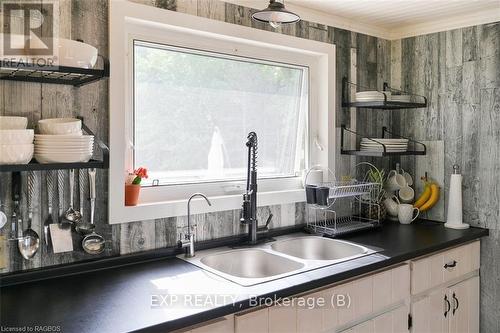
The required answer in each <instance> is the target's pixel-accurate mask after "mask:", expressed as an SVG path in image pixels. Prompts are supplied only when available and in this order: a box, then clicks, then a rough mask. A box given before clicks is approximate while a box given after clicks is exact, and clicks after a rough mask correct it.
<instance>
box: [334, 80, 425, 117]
mask: <svg viewBox="0 0 500 333" xmlns="http://www.w3.org/2000/svg"><path fill="white" fill-rule="evenodd" d="M353 90H354V91H355V92H361V91H373V90H375V89H370V88H368V87H363V86H361V85H358V84H355V83H352V82H349V81H348V80H347V78H346V77H344V78H343V79H342V106H343V107H354V108H365V109H383V110H397V109H416V108H425V107H427V97H425V96H421V95H416V94H411V93H408V92H405V91H401V90H397V89H393V88H391V87H390V86H389V84H388V83H387V82H384V90H382V91H379V92H380V93H381V94H383V96H384V100H383V101H366V102H365V101H364V102H356V101H353V98H352V96H351V92H352V91H353ZM388 92H391V94H388ZM392 93H394V96H398V95H408V96H409V99H410V101H409V102H403V101H391V100H390V99H391V95H392Z"/></svg>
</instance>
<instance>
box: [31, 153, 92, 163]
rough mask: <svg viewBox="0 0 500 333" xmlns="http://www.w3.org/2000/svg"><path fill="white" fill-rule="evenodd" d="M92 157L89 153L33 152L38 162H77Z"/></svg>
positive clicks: (86, 160)
mask: <svg viewBox="0 0 500 333" xmlns="http://www.w3.org/2000/svg"><path fill="white" fill-rule="evenodd" d="M91 158H92V154H90V153H81V154H77V153H74V154H67V155H66V154H45V153H42V154H39V153H35V159H36V160H37V161H38V163H41V164H46V163H78V162H88V161H89V160H90V159H91Z"/></svg>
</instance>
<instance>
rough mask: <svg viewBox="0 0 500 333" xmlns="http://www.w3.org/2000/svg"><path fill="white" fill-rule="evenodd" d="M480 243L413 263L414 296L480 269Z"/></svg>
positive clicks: (412, 288)
mask: <svg viewBox="0 0 500 333" xmlns="http://www.w3.org/2000/svg"><path fill="white" fill-rule="evenodd" d="M479 244H480V243H479V241H475V242H473V243H470V244H467V245H463V246H459V247H456V248H453V249H450V250H446V251H443V252H439V253H436V254H433V255H430V256H428V257H425V258H422V259H417V260H413V261H412V262H411V293H412V294H413V295H415V294H418V293H421V292H423V291H426V290H428V289H430V288H433V287H436V286H438V285H440V284H442V283H445V282H448V281H451V280H453V279H456V278H459V277H460V276H462V275H465V274H467V273H470V272H472V271H474V270H477V269H479V251H480V249H479Z"/></svg>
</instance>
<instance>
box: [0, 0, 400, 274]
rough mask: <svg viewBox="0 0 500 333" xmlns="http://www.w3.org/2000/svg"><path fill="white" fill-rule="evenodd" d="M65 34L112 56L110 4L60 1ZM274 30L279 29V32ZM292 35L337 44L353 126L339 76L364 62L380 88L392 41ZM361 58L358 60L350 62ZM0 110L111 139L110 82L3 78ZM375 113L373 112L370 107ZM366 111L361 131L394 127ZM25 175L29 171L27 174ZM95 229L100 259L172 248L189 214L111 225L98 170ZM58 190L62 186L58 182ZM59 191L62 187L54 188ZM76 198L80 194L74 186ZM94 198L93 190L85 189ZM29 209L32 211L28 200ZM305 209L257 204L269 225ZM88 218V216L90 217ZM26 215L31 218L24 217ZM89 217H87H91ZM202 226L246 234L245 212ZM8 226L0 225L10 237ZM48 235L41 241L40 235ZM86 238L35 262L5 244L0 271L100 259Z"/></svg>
mask: <svg viewBox="0 0 500 333" xmlns="http://www.w3.org/2000/svg"><path fill="white" fill-rule="evenodd" d="M135 2H138V3H142V4H145V5H150V6H156V7H159V8H162V9H167V10H177V11H180V12H184V13H188V14H192V15H198V16H202V17H207V18H211V19H215V20H221V21H226V22H229V23H234V24H239V25H244V26H249V27H253V28H256V29H262V30H270V31H271V30H273V29H272V28H270V27H269V25H267V24H262V23H258V22H254V21H252V20H251V18H250V15H251V12H252V10H251V9H249V8H245V7H241V6H237V5H234V4H228V3H224V2H221V1H217V0H177V1H176V0H137V1H135ZM59 8H60V13H59V18H60V25H59V34H60V36H61V37H65V38H71V39H82V40H84V41H85V42H86V43H89V44H91V45H94V46H96V47H97V48H98V49H99V53H100V54H102V55H103V56H107V55H108V2H107V1H105V0H86V1H80V0H61V1H60V2H59ZM273 31H274V30H273ZM276 32H277V33H283V34H286V35H292V36H297V37H301V38H308V39H313V40H317V41H321V42H325V43H334V44H335V45H336V46H337V59H338V61H337V64H336V69H337V96H338V97H339V98H338V99H337V110H338V116H337V125H338V126H340V124H346V125H348V126H349V125H350V114H349V112H348V110H347V111H346V110H342V108H341V107H340V104H341V101H340V96H341V78H342V77H343V76H348V77H350V76H351V73H352V72H353V71H352V70H351V66H352V64H353V63H354V64H356V63H357V64H358V68H357V70H355V71H354V73H356V75H357V78H356V79H357V80H358V81H359V82H362V83H364V84H371V85H373V87H381V86H382V82H383V81H386V80H389V79H390V60H391V58H390V47H391V44H390V42H389V41H387V40H382V39H377V38H375V37H371V36H366V35H363V34H359V33H354V32H351V31H347V30H342V29H338V28H333V27H329V26H326V25H322V24H316V23H312V22H307V21H301V22H300V23H299V24H296V25H290V26H283V27H281V28H279V29H277V31H276ZM352 56H355V57H356V59H352ZM0 87H1V93H0V114H2V115H26V116H27V117H28V118H29V120H30V121H29V123H30V124H29V125H30V127H32V126H33V125H35V124H36V122H37V121H38V120H39V119H41V118H50V117H63V116H64V117H67V116H69V117H71V116H77V115H80V116H83V117H84V118H85V122H86V124H87V125H88V126H89V127H90V128H91V129H92V130H93V131H94V132H95V133H96V134H97V135H98V136H99V137H101V138H102V139H104V141H105V142H107V140H108V127H109V123H108V112H109V110H108V85H107V82H106V81H100V82H98V83H94V84H90V85H86V86H83V87H81V88H73V87H69V86H62V85H47V84H34V83H15V82H7V81H0ZM370 111H371V110H370ZM371 113H372V112H369V111H366V115H364V116H365V117H369V119H370V121H373V122H374V124H373V127H372V126H365V124H366V121H360V122H358V124H357V126H358V127H360V128H361V129H362V130H366V131H368V133H370V134H373V135H374V134H375V133H376V129H380V128H381V127H382V125H383V124H386V125H389V126H392V122H391V114H390V113H389V112H387V113H383V114H379V115H373V116H372V115H371ZM372 128H373V130H372ZM353 161H354V159H353V158H351V157H348V156H341V157H340V158H339V160H338V161H337V164H338V167H337V169H338V170H339V172H342V173H343V174H348V173H350V172H351V170H352V166H353ZM46 177H53V179H57V173H55V172H54V173H49V172H39V173H37V184H38V185H40V186H37V197H36V203H37V205H36V208H35V217H34V220H33V228H34V229H35V230H36V231H37V232H38V233H39V235H40V236H41V237H43V232H42V224H43V221H44V220H45V218H46V216H47V215H48V211H47V210H48V208H47V200H48V199H47V193H46V187H45V184H46ZM62 177H63V179H64V183H65V186H64V190H63V192H62V193H61V195H62V196H63V202H64V205H63V209H64V210H65V209H66V208H67V206H68V201H69V189H68V186H67V183H68V179H69V178H68V172H67V171H62ZM10 179H11V176H10V174H0V183H1V187H0V200H1V202H2V203H5V204H6V205H5V213H6V214H7V215H8V216H10V214H11V209H12V203H11V200H10V198H11V193H10V192H11V183H10V182H11V180H10ZM23 179H24V180H25V179H26V175H23ZM97 183H98V187H97V196H98V200H97V207H96V221H97V232H99V233H100V234H102V235H103V236H104V237H105V238H106V240H107V246H106V250H105V251H104V253H103V254H101V255H99V256H97V257H98V258H99V257H109V256H116V255H122V254H128V253H134V252H139V251H146V250H152V249H155V248H162V247H167V246H174V245H175V243H176V241H177V237H178V236H177V235H178V234H179V232H180V231H181V230H182V228H184V227H185V225H186V216H179V217H173V218H164V219H157V220H154V221H137V222H132V223H125V224H121V225H120V224H115V225H109V224H108V223H107V208H108V207H107V186H108V174H107V171H103V170H99V171H98V174H97ZM55 188H57V186H55ZM56 192H57V191H56ZM57 195H58V194H57V193H55V199H54V211H55V212H57V211H58V210H59V207H58V200H57ZM75 195H77V197H78V195H79V192H78V190H77V189H75ZM84 195H85V197H88V189H85V194H84ZM23 205H24V206H23V207H24V209H23V211H24V212H26V209H25V203H24V202H23ZM84 207H85V209H84V211H86V212H88V210H89V203H88V201H87V200H85V202H84ZM304 210H305V207H304V204H303V203H297V204H287V205H278V206H271V207H262V208H259V212H258V215H259V217H260V220H261V221H262V220H265V219H266V218H267V216H268V215H269V213H273V215H274V219H273V222H272V224H271V227H273V228H276V227H282V226H289V225H294V224H296V223H299V224H300V223H304V221H305V217H304V216H305V211H304ZM84 216H85V215H84ZM25 218H26V216H25ZM86 218H88V214H87V216H86ZM193 220H194V221H195V222H196V224H197V235H196V236H197V239H198V240H208V239H214V238H219V237H224V236H230V235H235V234H242V233H244V232H245V227H244V226H242V225H241V224H240V223H239V210H234V211H224V212H217V213H210V214H200V215H196V216H194V217H193ZM9 232H10V225H8V226H6V227H5V228H3V229H2V233H3V234H5V235H8V234H9ZM42 240H43V239H42ZM80 240H81V239H80V237H79V236H78V235H74V240H73V241H74V248H75V251H73V252H70V253H61V254H53V253H52V252H51V250H50V249H49V250H48V251H47V250H46V249H45V248H42V249H41V251H40V252H39V253H37V254H36V255H35V257H34V258H33V259H31V260H29V261H27V260H24V259H22V257H21V256H20V255H19V253H18V251H17V247H16V246H15V244H14V243H10V244H7V247H8V249H9V251H8V254H7V258H6V262H7V266H6V267H5V268H3V269H0V272H2V273H12V272H15V271H20V270H27V269H36V268H43V267H48V266H53V265H60V264H67V263H72V262H77V261H82V260H89V259H96V256H90V255H88V254H85V253H84V252H83V251H82V250H81V247H80Z"/></svg>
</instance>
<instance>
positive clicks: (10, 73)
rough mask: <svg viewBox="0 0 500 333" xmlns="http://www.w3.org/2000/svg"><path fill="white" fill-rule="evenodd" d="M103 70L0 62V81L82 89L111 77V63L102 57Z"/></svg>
mask: <svg viewBox="0 0 500 333" xmlns="http://www.w3.org/2000/svg"><path fill="white" fill-rule="evenodd" d="M101 58H102V59H103V69H86V68H79V67H65V66H52V67H49V66H37V65H32V64H27V63H18V62H7V61H2V62H0V80H8V81H21V82H37V83H51V84H65V85H72V86H74V87H80V86H83V85H86V84H89V83H91V82H95V81H99V80H101V79H103V78H107V77H109V61H108V60H107V59H106V58H104V57H102V56H101Z"/></svg>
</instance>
